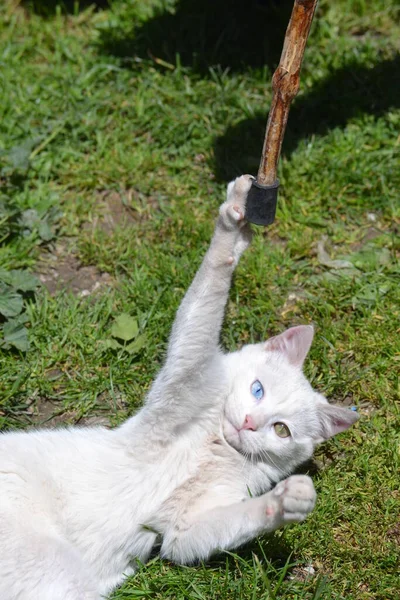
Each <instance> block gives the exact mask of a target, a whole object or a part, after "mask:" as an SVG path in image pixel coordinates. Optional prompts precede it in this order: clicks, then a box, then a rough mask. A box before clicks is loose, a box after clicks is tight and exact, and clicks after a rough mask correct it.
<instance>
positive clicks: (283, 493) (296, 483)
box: [272, 475, 317, 523]
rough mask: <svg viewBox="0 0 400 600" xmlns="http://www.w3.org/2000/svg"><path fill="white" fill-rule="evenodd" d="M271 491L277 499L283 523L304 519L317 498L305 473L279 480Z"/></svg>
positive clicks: (310, 480) (312, 485)
mask: <svg viewBox="0 0 400 600" xmlns="http://www.w3.org/2000/svg"><path fill="white" fill-rule="evenodd" d="M272 493H273V495H274V496H275V499H276V500H277V501H278V505H279V510H280V513H281V514H280V516H281V518H282V521H283V523H295V522H298V521H304V519H305V518H306V517H307V515H308V514H309V513H310V512H311V511H312V510H313V508H314V506H315V501H316V499H317V494H316V492H315V489H314V484H313V482H312V479H311V478H310V477H308V476H307V475H292V476H291V477H288V478H287V479H284V480H283V481H280V482H279V483H278V485H277V486H276V487H275V488H274V489H273V490H272Z"/></svg>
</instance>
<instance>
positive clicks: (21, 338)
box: [3, 320, 29, 352]
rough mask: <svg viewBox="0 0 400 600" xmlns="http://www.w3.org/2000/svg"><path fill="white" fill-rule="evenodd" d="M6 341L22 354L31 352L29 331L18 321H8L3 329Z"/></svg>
mask: <svg viewBox="0 0 400 600" xmlns="http://www.w3.org/2000/svg"><path fill="white" fill-rule="evenodd" d="M3 334H4V341H5V342H6V344H8V345H10V346H14V348H17V349H18V350H21V351H22V352H27V350H29V339H28V330H27V328H26V327H24V325H22V324H21V323H19V322H18V321H14V320H11V321H7V323H5V324H4V327H3Z"/></svg>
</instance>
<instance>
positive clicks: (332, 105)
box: [214, 56, 400, 181]
mask: <svg viewBox="0 0 400 600" xmlns="http://www.w3.org/2000/svg"><path fill="white" fill-rule="evenodd" d="M399 90H400V56H396V57H394V58H392V59H388V60H384V61H382V62H380V63H378V64H376V65H375V66H374V67H372V68H368V67H365V66H360V65H358V64H349V65H346V67H343V68H341V69H338V70H337V71H335V72H334V73H333V74H332V75H331V76H330V77H328V78H327V79H325V80H323V81H321V83H319V84H316V85H315V86H314V87H313V88H312V90H311V91H310V92H309V93H308V94H306V95H304V96H300V97H299V98H297V100H296V101H295V102H294V104H293V106H292V108H291V111H290V114H289V122H288V126H287V130H286V134H285V139H284V143H283V150H282V153H283V155H285V156H290V154H291V153H292V152H293V150H295V148H296V147H297V145H298V143H299V141H300V140H301V139H303V138H307V137H309V136H311V135H323V134H326V133H327V132H328V131H329V130H331V129H334V128H336V127H345V126H346V124H347V122H348V121H349V120H350V119H352V118H354V117H356V116H358V115H361V114H373V115H375V116H380V115H383V114H384V113H385V112H387V111H388V110H389V109H391V108H398V107H400V93H399ZM266 113H267V108H266V109H263V111H262V112H261V111H260V113H259V114H258V115H257V116H256V117H254V118H251V119H244V120H243V121H240V122H239V123H238V124H237V125H235V126H233V127H230V128H228V129H227V130H226V131H225V133H224V135H222V136H220V137H218V138H217V139H216V140H215V144H214V157H215V165H214V169H215V174H216V177H217V179H218V180H220V181H230V180H231V179H232V178H233V177H236V176H237V175H240V174H241V173H256V172H257V170H258V163H259V159H260V155H261V149H262V143H263V138H264V131H265V125H266V116H267V115H266Z"/></svg>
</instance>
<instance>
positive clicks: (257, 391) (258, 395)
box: [251, 379, 264, 400]
mask: <svg viewBox="0 0 400 600" xmlns="http://www.w3.org/2000/svg"><path fill="white" fill-rule="evenodd" d="M251 393H252V394H253V396H254V398H255V399H256V400H261V399H262V397H263V396H264V388H263V386H262V384H261V382H260V381H258V379H256V380H255V381H254V382H253V383H252V384H251Z"/></svg>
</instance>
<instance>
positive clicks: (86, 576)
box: [0, 176, 358, 600]
mask: <svg viewBox="0 0 400 600" xmlns="http://www.w3.org/2000/svg"><path fill="white" fill-rule="evenodd" d="M250 185H251V178H250V176H242V177H240V178H238V179H236V181H235V182H232V183H230V184H229V186H228V194H227V201H226V202H225V203H224V204H223V205H222V206H221V208H220V215H219V218H218V221H217V224H216V228H215V233H214V237H213V239H212V241H211V245H210V248H209V250H208V252H207V254H206V256H205V258H204V260H203V263H202V265H201V267H200V269H199V271H198V273H197V275H196V277H195V279H194V281H193V283H192V285H191V287H190V288H189V290H188V292H187V294H186V296H185V298H184V300H183V302H182V304H181V307H180V308H179V311H178V313H177V317H176V320H175V323H174V326H173V330H172V335H171V339H170V342H169V348H168V354H167V358H166V362H165V365H164V367H163V368H162V369H161V371H160V373H159V375H158V377H157V379H156V380H155V382H154V384H153V386H152V388H151V390H150V392H149V394H148V396H147V399H146V403H145V405H144V407H143V408H142V409H141V410H140V411H139V413H138V414H137V415H135V416H134V417H132V418H131V419H129V420H128V421H126V422H125V423H124V424H123V425H122V426H121V427H118V428H117V429H114V430H112V431H109V430H106V429H103V428H101V427H98V428H71V429H60V430H57V431H32V432H29V433H7V434H4V435H2V436H0V598H1V600H28V599H29V600H82V599H86V600H99V599H100V597H101V595H103V594H107V593H108V592H110V591H111V590H112V589H113V588H114V587H115V586H117V585H118V584H120V583H121V582H122V580H123V579H124V577H126V576H127V575H130V574H132V573H133V572H134V571H135V563H136V560H137V559H138V560H140V562H145V561H146V560H147V559H148V557H149V554H150V552H151V550H152V548H153V547H154V545H155V544H156V543H157V542H160V543H161V555H162V556H164V557H168V558H169V559H171V560H174V561H176V562H178V563H190V562H193V561H195V560H198V559H206V558H207V557H209V556H210V555H211V554H212V553H213V552H216V551H218V550H224V549H231V548H235V547H237V546H239V545H240V544H243V543H244V542H247V541H249V540H251V539H252V538H254V537H255V536H257V535H259V534H262V533H266V532H270V531H274V530H275V529H277V528H278V527H281V526H283V525H285V524H286V523H291V522H294V521H302V520H303V519H304V518H305V517H306V516H307V514H308V513H309V512H310V511H311V510H312V509H313V507H314V503H315V491H314V487H313V484H312V481H311V479H310V478H309V477H306V476H302V475H294V476H292V477H289V478H288V479H285V480H284V481H281V480H282V479H283V478H284V477H286V476H287V475H289V474H290V473H291V472H293V470H294V469H295V467H296V466H297V465H299V464H300V463H302V462H303V461H305V460H306V459H308V458H309V457H310V456H311V454H312V452H313V449H314V447H315V445H316V444H318V443H319V442H322V441H323V440H325V439H327V438H329V437H330V436H332V435H334V434H335V433H338V432H339V431H343V430H345V429H347V428H348V427H349V426H350V425H351V424H352V423H354V422H355V421H356V420H357V418H358V417H357V415H356V414H354V413H353V412H352V411H350V410H347V409H344V408H340V407H335V406H332V405H329V404H328V403H327V401H326V400H325V398H324V397H323V396H321V395H320V394H318V393H316V392H314V391H313V389H312V388H311V386H310V384H309V383H308V381H307V380H306V379H305V377H304V375H303V374H302V370H301V367H302V364H303V361H304V359H305V357H306V354H307V352H308V350H309V347H310V345H311V341H312V337H313V329H312V328H311V327H308V326H300V327H294V328H292V329H289V330H288V331H285V332H284V333H283V334H281V335H279V336H277V337H275V338H272V339H270V340H269V341H267V342H266V343H261V344H256V345H250V346H245V347H244V348H242V349H241V350H239V351H238V352H235V353H233V354H224V353H223V352H222V351H221V350H220V348H219V346H218V340H219V332H220V327H221V323H222V319H223V314H224V307H225V303H226V300H227V297H228V291H229V287H230V282H231V277H232V273H233V270H234V268H235V266H236V264H237V262H238V260H239V257H240V255H241V253H242V252H243V250H244V249H245V248H246V247H247V245H248V243H249V241H250V231H249V228H248V226H247V225H246V224H245V221H244V212H245V199H246V195H247V192H248V190H249V187H250ZM277 482H280V483H277ZM276 483H277V485H276V486H275V487H274V489H273V490H272V491H269V492H268V490H270V489H271V488H272V487H273V485H274V484H276Z"/></svg>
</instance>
